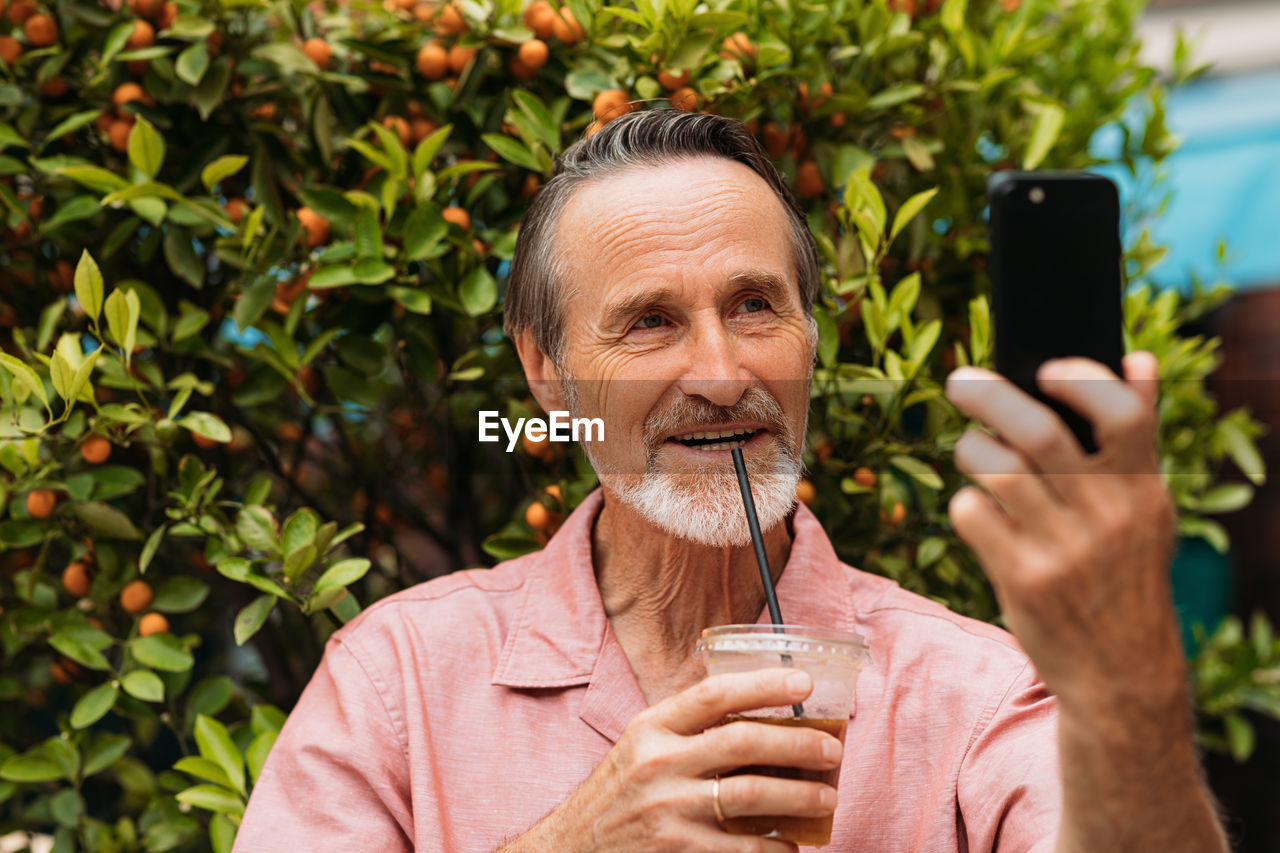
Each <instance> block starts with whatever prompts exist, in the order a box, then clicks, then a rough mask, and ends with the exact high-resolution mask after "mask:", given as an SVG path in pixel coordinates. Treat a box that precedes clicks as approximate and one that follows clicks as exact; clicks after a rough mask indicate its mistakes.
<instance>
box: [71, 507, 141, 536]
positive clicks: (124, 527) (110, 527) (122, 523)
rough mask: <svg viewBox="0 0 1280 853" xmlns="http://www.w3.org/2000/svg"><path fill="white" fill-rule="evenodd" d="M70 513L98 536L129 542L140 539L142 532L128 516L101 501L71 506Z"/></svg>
mask: <svg viewBox="0 0 1280 853" xmlns="http://www.w3.org/2000/svg"><path fill="white" fill-rule="evenodd" d="M71 511H72V512H74V513H75V514H76V517H77V518H79V519H80V520H81V521H83V522H84V523H85V524H87V525H89V527H90V528H92V529H93V531H94V532H95V533H97V534H98V535H99V536H106V537H108V538H111V539H124V540H127V541H130V542H133V541H137V540H140V539H142V531H140V530H138V528H137V527H136V526H134V523H133V522H132V521H131V520H130V519H129V516H127V515H125V514H124V513H123V512H121V511H120V510H118V509H116V508H115V507H113V506H111V505H110V504H106V503H102V502H101V501H85V502H83V503H77V504H73V505H72V507H71Z"/></svg>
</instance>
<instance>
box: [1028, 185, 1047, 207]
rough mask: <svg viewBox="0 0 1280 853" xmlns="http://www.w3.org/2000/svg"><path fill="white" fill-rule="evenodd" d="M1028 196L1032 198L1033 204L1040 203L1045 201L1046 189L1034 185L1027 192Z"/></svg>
mask: <svg viewBox="0 0 1280 853" xmlns="http://www.w3.org/2000/svg"><path fill="white" fill-rule="evenodd" d="M1027 198H1029V199H1031V203H1032V204H1039V203H1040V202H1042V201H1044V190H1043V189H1042V188H1041V187H1032V188H1031V191H1030V192H1028V193H1027Z"/></svg>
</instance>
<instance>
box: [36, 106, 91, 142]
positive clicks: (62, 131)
mask: <svg viewBox="0 0 1280 853" xmlns="http://www.w3.org/2000/svg"><path fill="white" fill-rule="evenodd" d="M100 115H102V111H101V110H96V109H95V110H81V111H80V112H78V113H72V114H71V115H69V116H67V117H66V118H64V119H63V120H62V121H60V122H58V123H57V124H56V125H54V127H53V129H52V130H50V131H49V132H48V133H47V134H45V137H44V144H45V145H48V144H49V143H50V142H54V141H56V140H58V139H60V138H61V137H63V136H66V135H67V134H68V133H75V132H76V131H77V130H79V129H80V128H82V127H88V126H89V125H91V124H93V123H94V121H96V120H97V118H98V116H100Z"/></svg>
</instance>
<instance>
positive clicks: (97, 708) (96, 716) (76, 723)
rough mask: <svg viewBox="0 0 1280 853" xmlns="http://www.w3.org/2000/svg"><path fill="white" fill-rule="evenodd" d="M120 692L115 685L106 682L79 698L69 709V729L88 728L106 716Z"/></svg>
mask: <svg viewBox="0 0 1280 853" xmlns="http://www.w3.org/2000/svg"><path fill="white" fill-rule="evenodd" d="M118 695H120V690H119V688H118V687H116V685H115V684H113V683H111V682H107V683H106V684H102V685H99V686H98V687H95V688H93V689H92V690H90V691H89V692H88V693H86V694H84V695H83V696H81V697H80V701H78V702H76V704H75V707H73V708H72V709H71V727H72V728H73V729H83V728H88V727H89V726H91V725H93V724H94V723H96V722H98V720H100V719H102V718H103V717H105V716H106V714H107V712H108V711H110V710H111V706H112V705H114V704H115V703H116V697H117V696H118Z"/></svg>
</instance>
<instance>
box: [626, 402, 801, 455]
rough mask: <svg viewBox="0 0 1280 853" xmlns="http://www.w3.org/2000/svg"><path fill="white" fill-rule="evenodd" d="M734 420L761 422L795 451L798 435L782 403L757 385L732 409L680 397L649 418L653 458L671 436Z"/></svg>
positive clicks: (647, 434) (648, 441)
mask: <svg viewBox="0 0 1280 853" xmlns="http://www.w3.org/2000/svg"><path fill="white" fill-rule="evenodd" d="M733 421H758V422H760V423H762V424H764V425H765V427H766V428H767V429H768V430H769V431H770V432H771V433H773V434H774V435H775V436H777V437H778V438H779V439H781V440H782V443H783V445H784V446H785V447H787V448H788V449H790V450H794V449H795V436H794V435H792V429H791V426H790V424H788V423H787V418H786V415H785V414H784V413H783V411H782V406H781V404H779V403H778V401H777V399H775V398H774V397H773V396H772V395H771V394H769V393H768V392H766V391H765V390H764V389H763V388H759V387H757V386H754V385H752V386H748V387H747V389H746V391H744V392H743V394H742V398H741V399H740V400H738V402H736V403H734V404H733V405H732V406H718V405H716V404H715V403H712V402H710V401H708V400H706V399H704V398H702V397H686V396H680V397H677V398H675V399H673V400H672V401H671V402H670V403H668V404H666V405H665V406H663V407H662V408H661V409H658V410H656V411H654V412H652V413H651V414H650V415H649V417H647V418H645V422H644V443H645V447H646V448H647V449H648V451H649V456H650V458H652V457H653V456H654V455H655V454H656V453H657V452H658V450H659V449H660V448H661V447H662V445H663V443H665V442H666V440H667V437H668V436H671V435H675V434H677V433H681V432H687V431H697V428H698V427H704V426H714V425H715V424H722V423H730V422H733Z"/></svg>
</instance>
